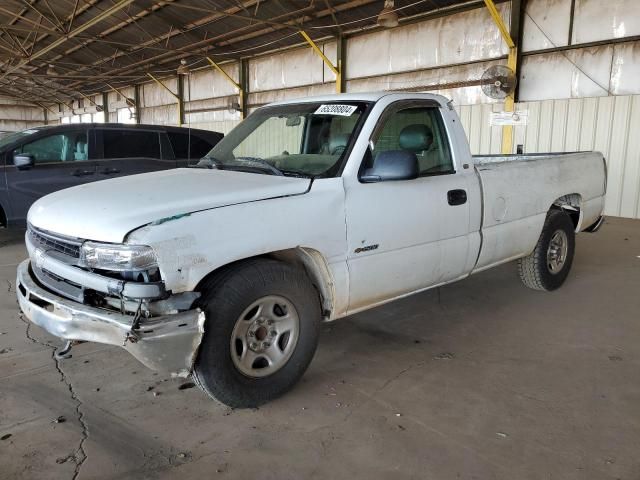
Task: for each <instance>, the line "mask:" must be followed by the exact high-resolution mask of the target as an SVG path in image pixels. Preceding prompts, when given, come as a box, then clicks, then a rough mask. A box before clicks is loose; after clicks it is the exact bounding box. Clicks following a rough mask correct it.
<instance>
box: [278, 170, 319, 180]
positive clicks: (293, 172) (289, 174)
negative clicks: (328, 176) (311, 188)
mask: <svg viewBox="0 0 640 480" xmlns="http://www.w3.org/2000/svg"><path fill="white" fill-rule="evenodd" d="M280 171H281V172H282V173H283V174H284V176H285V177H296V178H315V177H316V176H315V175H311V174H310V173H307V172H303V171H301V170H285V169H282V168H281V169H280Z"/></svg>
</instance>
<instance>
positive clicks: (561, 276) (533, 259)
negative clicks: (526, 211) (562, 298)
mask: <svg viewBox="0 0 640 480" xmlns="http://www.w3.org/2000/svg"><path fill="white" fill-rule="evenodd" d="M575 247H576V240H575V232H574V227H573V222H572V221H571V217H569V215H567V214H566V213H565V212H563V211H562V210H551V211H550V212H549V213H548V214H547V218H546V220H545V222H544V227H542V233H541V234H540V238H539V239H538V243H537V244H536V248H535V249H534V251H533V252H532V253H531V254H530V255H528V256H526V257H524V258H521V259H520V260H518V272H519V274H520V279H521V280H522V283H524V284H525V285H526V286H527V287H529V288H533V289H534V290H546V291H551V290H555V289H556V288H559V287H560V286H561V285H562V284H563V283H564V281H565V280H566V278H567V275H569V271H570V270H571V264H572V263H573V254H574V252H575Z"/></svg>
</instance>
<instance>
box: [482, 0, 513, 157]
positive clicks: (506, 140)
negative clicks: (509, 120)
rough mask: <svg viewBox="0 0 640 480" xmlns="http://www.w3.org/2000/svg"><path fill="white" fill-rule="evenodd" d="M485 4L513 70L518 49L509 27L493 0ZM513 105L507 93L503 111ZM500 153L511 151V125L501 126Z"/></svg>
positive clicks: (511, 98) (511, 108)
mask: <svg viewBox="0 0 640 480" xmlns="http://www.w3.org/2000/svg"><path fill="white" fill-rule="evenodd" d="M484 3H485V5H486V6H487V10H489V14H490V15H491V18H492V19H493V22H494V23H495V24H496V26H497V27H498V30H500V35H502V39H503V40H504V43H506V44H507V47H509V56H508V57H507V66H508V67H509V68H510V69H511V70H512V71H513V72H515V71H516V66H517V65H516V62H517V60H518V50H517V48H516V44H515V43H514V42H513V39H512V38H511V34H510V33H509V28H508V27H507V25H506V24H505V23H504V20H502V17H501V16H500V13H499V12H498V9H497V8H496V4H495V3H493V0H484ZM514 107H515V102H514V97H513V94H511V95H509V96H508V97H507V98H506V99H505V101H504V110H505V112H513V110H514ZM502 153H503V154H505V155H508V154H510V153H513V126H512V125H505V126H504V127H502Z"/></svg>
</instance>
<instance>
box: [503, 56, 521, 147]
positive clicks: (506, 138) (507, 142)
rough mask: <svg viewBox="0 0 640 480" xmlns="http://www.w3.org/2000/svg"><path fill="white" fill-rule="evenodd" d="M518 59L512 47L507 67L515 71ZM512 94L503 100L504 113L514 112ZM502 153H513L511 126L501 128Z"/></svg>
mask: <svg viewBox="0 0 640 480" xmlns="http://www.w3.org/2000/svg"><path fill="white" fill-rule="evenodd" d="M517 58H518V49H517V48H516V47H512V48H510V49H509V56H508V57H507V66H508V67H509V68H510V69H511V70H513V71H514V72H515V71H516V62H517ZM514 100H515V99H514V97H513V93H512V94H511V95H509V96H508V97H507V98H505V100H504V111H505V112H513V111H514V110H515V101H514ZM502 153H503V154H505V155H508V154H510V153H513V126H512V125H505V126H504V127H502Z"/></svg>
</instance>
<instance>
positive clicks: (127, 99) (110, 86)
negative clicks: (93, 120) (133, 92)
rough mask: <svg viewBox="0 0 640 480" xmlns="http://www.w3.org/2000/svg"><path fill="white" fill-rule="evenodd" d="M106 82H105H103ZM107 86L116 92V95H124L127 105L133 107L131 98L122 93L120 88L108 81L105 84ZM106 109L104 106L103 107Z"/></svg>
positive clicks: (133, 103)
mask: <svg viewBox="0 0 640 480" xmlns="http://www.w3.org/2000/svg"><path fill="white" fill-rule="evenodd" d="M105 83H106V82H105ZM106 85H107V87H109V88H110V89H111V90H113V91H114V92H116V93H117V94H118V95H120V96H121V97H124V99H125V101H126V102H127V105H129V106H130V107H135V105H136V103H135V102H134V101H133V100H131V99H130V98H129V97H127V96H126V95H125V94H124V93H122V92H121V91H120V90H118V89H117V88H116V87H114V86H113V85H111V84H110V83H107V84H106ZM105 111H106V108H105Z"/></svg>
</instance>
